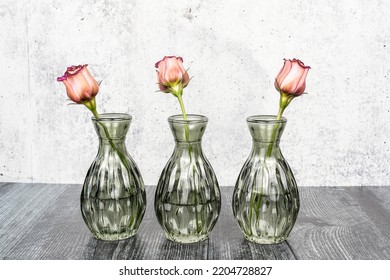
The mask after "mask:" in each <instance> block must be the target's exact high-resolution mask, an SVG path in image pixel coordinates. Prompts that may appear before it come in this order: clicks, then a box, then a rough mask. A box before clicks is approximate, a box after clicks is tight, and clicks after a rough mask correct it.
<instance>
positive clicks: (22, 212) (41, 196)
mask: <svg viewBox="0 0 390 280" xmlns="http://www.w3.org/2000/svg"><path fill="white" fill-rule="evenodd" d="M64 190H65V186H64V185H54V184H53V185H47V184H19V183H12V184H9V183H0V258H1V259H3V258H4V257H5V256H6V255H7V254H8V252H9V251H10V250H12V248H13V247H14V246H15V244H16V243H17V242H18V240H20V239H21V238H22V237H23V236H24V235H26V234H27V233H28V232H29V231H30V229H31V227H32V226H33V225H34V224H35V223H36V221H37V220H38V219H39V218H40V217H41V215H43V213H45V211H46V210H47V209H49V208H50V207H52V205H53V203H54V201H55V200H56V198H57V197H58V196H59V195H61V194H62V193H63V192H64Z"/></svg>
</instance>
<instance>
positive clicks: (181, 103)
mask: <svg viewBox="0 0 390 280" xmlns="http://www.w3.org/2000/svg"><path fill="white" fill-rule="evenodd" d="M175 96H176V97H177V99H178V100H179V104H180V109H181V112H182V114H183V119H184V120H185V121H186V120H187V114H186V110H185V107H184V102H183V98H182V92H179V93H177V94H176V95H175ZM184 130H185V134H186V140H187V142H188V145H189V151H188V152H189V154H190V164H191V163H192V146H191V143H189V131H188V125H187V123H185V124H184ZM194 172H195V170H194ZM194 193H195V195H194V204H195V222H196V231H197V233H200V232H201V230H202V228H201V227H200V226H199V222H198V221H199V218H198V195H197V186H196V185H194Z"/></svg>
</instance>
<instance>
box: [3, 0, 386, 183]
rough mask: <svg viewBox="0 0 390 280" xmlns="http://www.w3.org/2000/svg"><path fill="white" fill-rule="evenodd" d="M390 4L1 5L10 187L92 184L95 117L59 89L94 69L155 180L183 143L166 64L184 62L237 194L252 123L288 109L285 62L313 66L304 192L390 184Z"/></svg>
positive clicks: (290, 156) (297, 115)
mask: <svg viewBox="0 0 390 280" xmlns="http://www.w3.org/2000/svg"><path fill="white" fill-rule="evenodd" d="M388 11H390V1H384V0H383V1H379V0H372V1H368V0H367V1H361V0H359V1H358V0H356V1H329V0H319V1H287V0H285V1H255V0H253V1H249V0H240V1H231V0H225V1H200V0H192V1H159V0H153V1H152V0H150V1H147V0H146V1H130V0H127V1H113V0H111V1H110V0H105V1H102V0H98V1H57V0H51V1H49V0H42V1H27V0H21V1H14V0H2V1H1V3H0V21H1V24H0V34H1V40H0V181H21V182H24V181H27V182H29V181H34V182H53V183H57V182H58V183H82V182H83V179H84V176H85V174H86V171H87V169H88V167H89V165H90V163H91V162H92V160H93V158H94V156H95V154H96V152H97V147H98V142H97V137H96V134H95V132H94V130H93V127H92V124H91V121H90V116H91V114H90V113H89V112H88V111H87V110H86V109H85V108H84V107H83V106H67V103H68V101H67V97H66V94H65V89H64V86H63V85H62V84H60V83H57V82H56V77H57V76H60V75H62V74H63V72H64V71H65V68H66V66H69V65H72V64H83V63H88V64H89V65H90V66H89V69H90V72H91V73H92V74H93V75H94V77H95V78H96V79H97V80H103V82H102V84H101V88H100V93H99V95H98V97H97V102H98V107H99V111H100V112H128V113H130V114H132V115H133V117H134V120H133V124H132V126H131V130H130V132H129V135H128V139H127V146H128V150H129V152H130V154H131V155H132V156H133V158H134V160H135V161H136V162H137V163H138V166H139V168H140V170H141V173H142V174H143V177H144V180H145V183H146V184H156V182H157V181H158V178H159V175H160V172H161V170H162V168H163V167H164V165H165V163H166V162H167V160H168V158H169V156H170V154H171V152H172V150H173V146H174V142H173V138H172V135H171V132H170V130H169V127H168V123H167V117H168V116H170V115H172V114H176V113H179V112H180V111H179V110H180V109H179V104H178V102H177V100H175V99H174V98H173V96H171V95H167V94H163V93H156V92H155V90H156V89H157V85H156V75H155V71H154V63H155V62H156V61H158V60H159V59H161V58H162V57H163V56H164V55H180V56H182V57H183V58H184V65H185V67H189V68H190V70H189V73H190V75H191V76H193V80H192V81H191V83H190V84H189V86H188V87H187V88H186V89H185V93H184V100H185V104H186V107H187V111H188V112H189V113H198V114H204V115H207V116H208V117H209V124H208V127H207V130H206V133H205V136H204V138H203V147H204V152H205V154H206V156H207V157H208V159H209V161H210V162H211V164H212V165H213V167H214V170H215V172H216V174H217V177H218V179H219V181H220V184H221V185H233V184H234V183H235V181H236V178H237V176H238V173H239V171H240V168H241V166H242V165H243V163H244V161H245V159H246V157H247V156H248V154H249V151H250V146H251V137H250V134H249V132H248V129H247V126H246V122H245V118H246V117H247V116H249V115H254V114H275V113H276V112H277V110H278V100H279V96H278V93H277V92H276V90H275V89H274V87H273V82H274V78H275V76H276V75H277V73H278V71H279V69H280V68H281V66H282V64H283V61H282V59H283V58H285V57H286V58H294V57H296V58H300V59H301V60H302V61H304V62H305V63H306V64H308V65H310V66H311V67H312V70H310V72H309V75H308V79H307V88H306V91H307V92H308V93H309V94H308V95H304V96H302V97H299V98H297V99H295V100H294V101H293V102H292V103H291V105H290V106H289V107H288V109H287V110H286V112H285V114H284V115H285V117H287V119H288V123H287V127H286V130H285V133H284V135H283V139H282V143H281V147H282V151H283V153H284V156H285V157H286V159H287V160H288V162H289V163H290V166H291V167H292V169H293V171H294V173H295V175H296V179H297V181H298V184H299V185H300V186H320V185H326V186H353V185H389V184H390V176H389V169H390V163H389V159H390V150H389V147H390V139H389V137H390V125H389V122H390V121H389V120H390V118H389V117H390V112H389V110H390V99H389V95H390V93H389V75H390V71H389V70H390V69H389V64H390V60H389V50H390V42H389V35H390V28H389V27H390V17H389V13H388Z"/></svg>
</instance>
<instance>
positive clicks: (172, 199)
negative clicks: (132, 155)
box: [154, 115, 221, 243]
mask: <svg viewBox="0 0 390 280" xmlns="http://www.w3.org/2000/svg"><path fill="white" fill-rule="evenodd" d="M207 121H208V119H207V117H205V116H201V115H187V120H184V119H183V116H182V115H175V116H171V117H169V119H168V122H169V125H170V128H171V130H172V133H173V136H174V138H175V149H174V151H173V154H172V156H171V158H170V159H169V161H168V163H167V164H166V166H165V168H164V170H163V171H162V173H161V176H160V179H159V181H158V185H157V190H156V195H155V201H154V209H155V212H156V216H157V219H158V221H159V223H160V225H161V226H162V228H163V229H164V232H165V235H166V237H167V238H168V239H169V240H172V241H175V242H179V243H194V242H199V241H202V240H205V239H206V238H207V237H208V235H209V234H210V232H211V230H212V229H213V227H214V225H215V223H216V222H217V219H218V216H219V213H220V210H221V195H220V190H219V186H218V181H217V178H216V176H215V174H214V171H213V169H212V167H211V165H210V163H209V162H208V160H207V159H206V157H205V156H204V154H203V151H202V146H201V140H202V136H203V133H204V131H205V129H206V125H207Z"/></svg>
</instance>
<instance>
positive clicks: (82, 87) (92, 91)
mask: <svg viewBox="0 0 390 280" xmlns="http://www.w3.org/2000/svg"><path fill="white" fill-rule="evenodd" d="M87 66H88V64H84V65H78V66H70V67H68V68H67V69H66V72H65V74H64V75H63V76H62V77H58V78H57V81H58V82H63V83H64V85H65V87H66V93H67V94H68V97H69V98H70V99H71V100H72V101H74V102H76V103H85V102H89V101H91V100H92V99H94V97H95V96H96V94H97V93H98V92H99V84H98V82H96V80H95V79H94V78H93V77H92V76H91V74H90V73H89V71H88V69H87Z"/></svg>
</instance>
